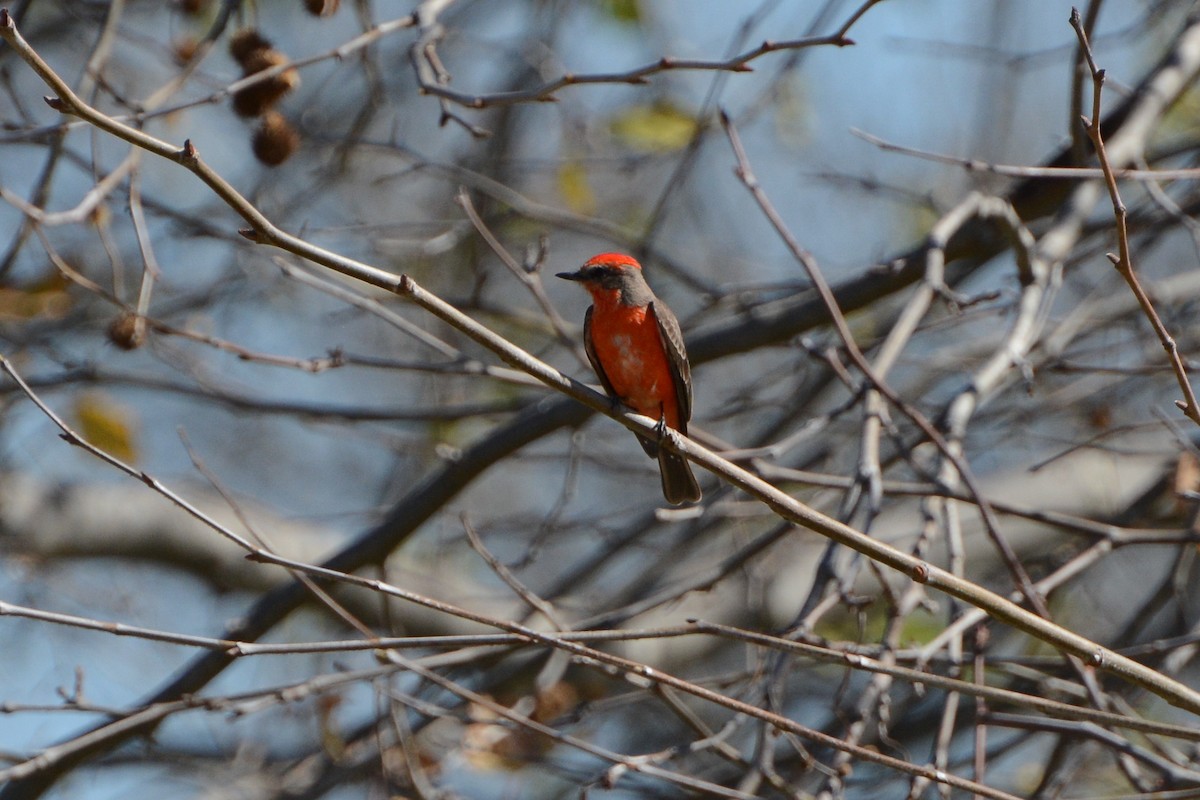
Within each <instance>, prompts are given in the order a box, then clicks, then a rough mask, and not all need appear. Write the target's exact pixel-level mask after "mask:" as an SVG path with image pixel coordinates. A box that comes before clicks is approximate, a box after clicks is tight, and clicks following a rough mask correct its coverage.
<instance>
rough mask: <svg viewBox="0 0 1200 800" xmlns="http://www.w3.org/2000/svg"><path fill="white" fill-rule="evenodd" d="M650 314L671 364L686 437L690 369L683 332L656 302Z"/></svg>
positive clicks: (689, 407) (683, 431)
mask: <svg viewBox="0 0 1200 800" xmlns="http://www.w3.org/2000/svg"><path fill="white" fill-rule="evenodd" d="M650 313H651V314H653V315H654V320H655V322H657V323H658V335H659V336H660V337H662V343H663V349H664V350H665V351H666V353H667V361H669V362H670V364H671V380H672V382H674V384H675V396H676V397H677V398H679V422H680V433H683V434H685V435H686V434H687V423H688V420H690V419H691V418H692V368H691V366H690V365H689V364H688V357H687V351H686V350H685V349H684V347H683V331H682V330H681V329H680V328H679V320H677V319H675V315H674V314H672V313H671V309H669V308H667V307H666V306H665V305H663V304H662V303H660V302H658V301H657V300H654V301H652V302H651V303H650Z"/></svg>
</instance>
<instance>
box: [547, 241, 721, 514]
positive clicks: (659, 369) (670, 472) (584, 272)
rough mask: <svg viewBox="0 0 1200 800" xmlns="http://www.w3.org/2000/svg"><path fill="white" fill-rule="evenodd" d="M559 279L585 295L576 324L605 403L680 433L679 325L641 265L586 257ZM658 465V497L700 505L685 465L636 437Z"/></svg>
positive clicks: (687, 401)
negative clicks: (588, 299)
mask: <svg viewBox="0 0 1200 800" xmlns="http://www.w3.org/2000/svg"><path fill="white" fill-rule="evenodd" d="M558 277H560V278H565V279H566V280H569V281H577V282H579V283H580V284H582V285H583V288H585V289H587V290H588V293H589V294H590V295H591V296H592V305H591V307H590V308H588V310H587V316H585V317H584V318H583V347H584V350H586V351H587V356H588V361H590V362H592V369H594V370H596V376H597V377H598V378H600V383H601V384H603V385H604V390H605V391H606V392H608V395H609V397H612V398H614V399H615V400H619V401H620V402H622V403H624V404H625V405H627V406H629V407H630V408H632V409H633V410H634V411H636V412H637V413H639V414H644V415H645V416H647V417H653V418H654V419H657V420H659V424H661V425H668V426H670V427H672V428H674V429H675V430H677V431H679V432H680V433H682V434H684V435H687V424H688V420H690V419H691V418H692V370H691V367H689V366H688V359H687V353H686V352H685V351H684V349H683V333H682V332H681V331H680V330H679V321H678V320H677V319H675V315H674V314H672V313H671V310H670V309H669V308H667V307H666V306H665V305H663V303H662V301H661V300H659V299H658V298H656V297H655V296H654V292H652V291H650V287H649V286H648V285H647V284H646V279H645V278H644V277H642V267H641V265H640V264H638V262H637V261H635V260H634V259H632V258H630V257H629V256H626V255H622V254H620V253H601V254H600V255H598V256H593V257H592V258H591V259H590V260H589V261H588V262H587V263H586V264H584V265H583V266H582V267H580V268H579V271H577V272H560V273H558ZM638 441H640V442H641V443H642V448H643V449H644V450H645V451H646V454H647V455H649V456H650V457H651V458H657V459H658V471H659V473H660V474H661V475H662V490H663V496H664V497H666V498H667V502H668V503H671V504H673V505H679V504H680V503H686V502H695V501H696V500H699V499H700V485H699V484H697V483H696V476H695V475H693V474H692V468H691V467H690V466H689V465H688V462H687V459H685V458H683V457H682V456H679V455H676V454H675V453H671V452H669V451H667V450H666V448H663V447H660V446H659V443H658V441H656V440H654V439H648V438H646V437H644V436H639V437H638Z"/></svg>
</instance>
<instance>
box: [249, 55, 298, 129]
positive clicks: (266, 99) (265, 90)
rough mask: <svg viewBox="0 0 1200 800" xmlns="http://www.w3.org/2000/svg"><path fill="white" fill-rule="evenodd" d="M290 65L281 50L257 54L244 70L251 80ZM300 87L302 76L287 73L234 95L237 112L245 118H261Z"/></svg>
mask: <svg viewBox="0 0 1200 800" xmlns="http://www.w3.org/2000/svg"><path fill="white" fill-rule="evenodd" d="M287 61H288V59H287V56H285V55H284V54H283V53H281V52H279V51H278V50H270V49H267V50H256V51H254V52H252V53H251V54H250V55H249V56H248V57H247V58H246V61H245V62H244V63H243V64H242V67H243V68H244V69H245V71H246V77H250V76H251V75H254V74H256V73H259V72H262V71H263V70H265V69H270V68H271V67H277V66H279V65H280V64H286V63H287ZM299 85H300V73H298V72H297V71H296V70H294V69H289V70H284V71H283V72H281V73H279V74H278V75H275V76H273V77H271V78H267V79H266V80H264V81H260V82H259V83H256V84H254V85H253V86H247V87H246V88H245V89H242V90H241V91H239V92H236V93H235V94H234V95H233V110H234V111H236V112H237V113H238V114H240V115H241V116H243V117H257V116H259V115H260V114H262V113H263V112H264V111H266V110H267V109H269V108H270V107H271V106H273V105H275V103H277V102H279V99H280V98H281V97H283V96H284V95H285V94H287V93H288V92H290V91H292V90H293V89H295V88H296V87H297V86H299Z"/></svg>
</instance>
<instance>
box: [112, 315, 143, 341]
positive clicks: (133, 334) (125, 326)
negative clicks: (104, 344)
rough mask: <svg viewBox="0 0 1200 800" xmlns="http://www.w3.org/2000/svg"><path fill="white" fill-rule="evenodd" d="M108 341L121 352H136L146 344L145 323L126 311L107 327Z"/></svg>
mask: <svg viewBox="0 0 1200 800" xmlns="http://www.w3.org/2000/svg"><path fill="white" fill-rule="evenodd" d="M108 340H109V341H110V342H112V343H113V344H115V345H116V346H117V347H119V348H121V349H122V350H137V349H138V348H139V347H141V346H142V345H143V344H145V343H146V321H145V320H144V319H142V318H141V317H139V316H138V315H137V314H131V313H129V312H128V311H125V312H122V313H121V314H120V316H118V317H117V318H116V319H114V320H113V321H112V324H111V325H109V326H108Z"/></svg>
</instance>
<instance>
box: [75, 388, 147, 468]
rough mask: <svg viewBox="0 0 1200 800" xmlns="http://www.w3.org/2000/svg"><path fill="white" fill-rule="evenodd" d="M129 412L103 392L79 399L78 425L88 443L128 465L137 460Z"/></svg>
mask: <svg viewBox="0 0 1200 800" xmlns="http://www.w3.org/2000/svg"><path fill="white" fill-rule="evenodd" d="M129 418H130V413H129V410H128V409H127V408H126V407H125V406H123V405H121V404H120V403H117V402H116V401H114V400H113V399H112V398H110V397H108V396H107V395H104V394H102V393H100V392H85V393H83V394H81V395H79V396H78V397H77V398H76V399H75V424H76V425H77V426H78V429H79V434H80V435H81V436H83V438H85V439H87V440H88V442H90V443H91V444H93V445H95V446H96V447H99V448H100V449H101V450H103V451H104V452H106V453H108V454H109V455H111V456H114V457H116V458H119V459H121V460H122V461H126V462H133V461H135V460H136V459H137V448H136V447H135V445H134V441H133V438H134V437H133V427H132V425H131V424H130V420H129Z"/></svg>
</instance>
